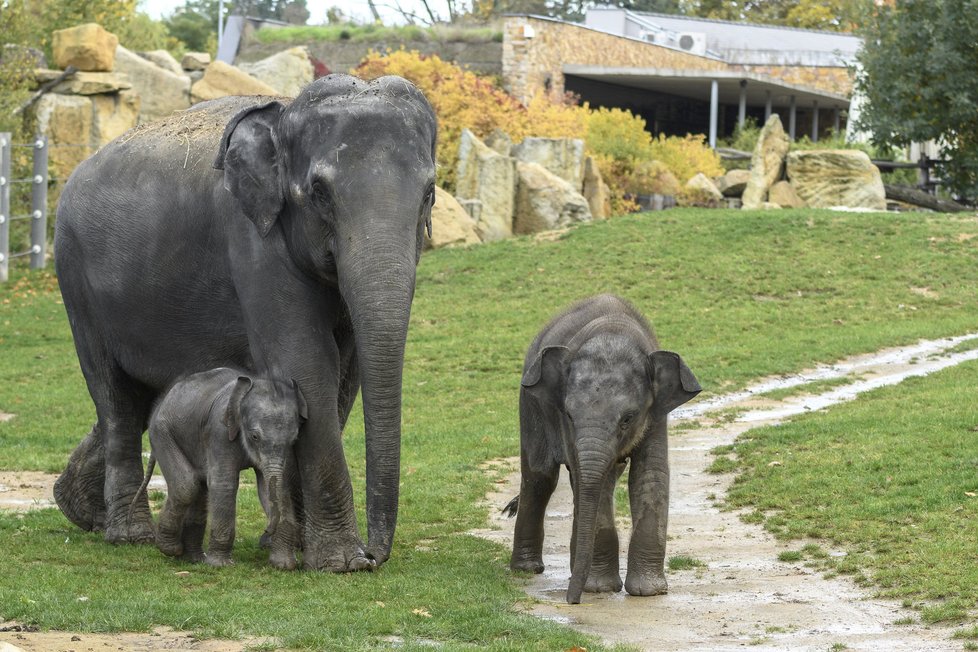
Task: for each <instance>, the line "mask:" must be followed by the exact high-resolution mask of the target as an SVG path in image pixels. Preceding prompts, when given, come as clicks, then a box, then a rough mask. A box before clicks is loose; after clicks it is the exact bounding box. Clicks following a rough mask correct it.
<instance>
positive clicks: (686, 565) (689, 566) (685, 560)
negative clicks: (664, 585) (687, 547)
mask: <svg viewBox="0 0 978 652" xmlns="http://www.w3.org/2000/svg"><path fill="white" fill-rule="evenodd" d="M666 565H667V566H668V567H669V570H670V571H673V572H675V571H684V570H695V569H697V568H706V562H703V561H700V560H699V559H696V558H695V557H690V556H689V555H675V556H673V557H670V558H669V561H668V562H667V563H666Z"/></svg>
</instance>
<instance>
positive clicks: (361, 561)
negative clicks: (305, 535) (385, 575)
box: [302, 539, 377, 573]
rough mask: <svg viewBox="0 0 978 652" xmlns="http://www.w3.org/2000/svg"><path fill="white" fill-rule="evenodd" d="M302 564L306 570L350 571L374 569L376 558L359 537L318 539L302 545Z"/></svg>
mask: <svg viewBox="0 0 978 652" xmlns="http://www.w3.org/2000/svg"><path fill="white" fill-rule="evenodd" d="M331 544H332V545H331ZM302 565H303V567H304V568H306V569H308V570H320V571H326V572H329V573H352V572H356V571H372V570H374V569H375V568H377V560H375V559H373V558H371V557H370V556H369V555H368V554H367V552H366V551H365V550H364V547H363V544H362V543H361V542H360V541H359V539H355V540H352V541H350V540H347V541H345V542H337V541H333V542H329V543H328V542H327V541H324V540H320V541H318V542H316V543H314V544H313V543H309V542H306V545H304V546H303V553H302Z"/></svg>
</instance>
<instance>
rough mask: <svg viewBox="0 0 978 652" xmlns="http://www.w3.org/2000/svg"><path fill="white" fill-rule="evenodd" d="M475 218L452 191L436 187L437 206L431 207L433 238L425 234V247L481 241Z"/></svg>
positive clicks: (433, 247) (431, 247) (435, 247)
mask: <svg viewBox="0 0 978 652" xmlns="http://www.w3.org/2000/svg"><path fill="white" fill-rule="evenodd" d="M479 241H480V240H479V234H478V233H476V231H475V220H474V219H472V217H471V216H470V215H469V214H468V213H467V212H466V211H465V209H464V208H463V207H462V205H461V204H459V203H458V200H456V199H455V198H454V197H452V195H451V193H449V192H448V191H446V190H442V189H441V188H439V187H437V186H436V187H435V206H434V208H432V209H431V238H430V239H429V238H428V236H427V235H425V239H424V248H425V249H437V248H439V247H445V246H449V245H465V244H475V243H477V242H479Z"/></svg>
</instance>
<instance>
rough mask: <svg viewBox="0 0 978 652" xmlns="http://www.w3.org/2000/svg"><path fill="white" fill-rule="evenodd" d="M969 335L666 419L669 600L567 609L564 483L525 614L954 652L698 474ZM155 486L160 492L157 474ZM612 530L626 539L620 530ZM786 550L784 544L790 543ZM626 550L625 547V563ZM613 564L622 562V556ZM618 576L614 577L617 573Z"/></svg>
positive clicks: (725, 481)
mask: <svg viewBox="0 0 978 652" xmlns="http://www.w3.org/2000/svg"><path fill="white" fill-rule="evenodd" d="M970 339H978V334H975V335H969V336H964V337H959V338H953V339H946V340H938V341H929V342H920V343H918V344H917V345H914V346H910V347H903V348H900V349H890V350H887V351H882V352H880V353H876V354H872V355H865V356H859V357H856V358H852V359H850V360H846V361H843V362H840V363H838V364H835V365H830V366H823V367H818V368H816V369H814V370H812V371H810V372H806V373H802V374H798V375H795V376H790V377H783V378H776V379H771V380H768V381H765V382H762V383H759V384H758V385H755V386H754V387H751V388H750V389H748V390H745V391H743V392H738V393H736V394H728V395H723V396H717V397H712V398H705V399H702V398H701V399H698V400H697V401H694V402H693V404H692V405H688V406H687V407H685V408H684V409H682V410H677V411H676V412H675V413H673V417H674V419H673V420H674V421H676V420H681V419H696V420H697V421H698V422H699V423H700V424H701V426H702V427H699V428H697V429H695V430H686V431H683V432H682V433H680V434H677V435H673V437H672V445H671V447H670V455H671V458H670V462H671V467H672V496H671V503H670V515H669V518H670V520H669V533H670V542H669V549H668V555H669V556H676V555H688V556H690V557H693V558H695V559H698V560H700V561H702V562H705V563H706V564H707V567H706V568H705V569H698V570H691V571H681V572H675V573H669V575H668V577H669V587H670V588H669V594H668V595H665V596H657V597H652V598H633V597H631V596H628V595H627V594H624V593H618V594H615V595H607V594H605V595H595V594H585V596H584V600H585V601H584V602H583V603H582V604H579V605H568V604H566V603H565V602H564V592H565V590H566V588H567V579H568V578H569V577H570V569H569V567H568V563H569V552H568V544H569V541H570V528H571V514H572V504H573V501H572V496H571V492H570V488H569V486H568V485H567V482H566V475H565V476H564V477H562V481H561V484H560V486H559V487H558V489H557V492H556V493H555V494H554V497H553V499H552V500H551V503H550V507H549V510H548V515H547V525H546V527H547V548H546V550H545V562H546V564H547V571H546V572H545V573H544V574H542V575H539V576H537V577H536V578H534V579H533V580H532V581H531V582H530V583H529V585H528V587H527V591H528V593H529V594H530V595H531V596H532V597H534V598H536V599H537V600H538V602H536V603H535V605H534V607H533V614H534V615H536V616H539V617H541V618H546V619H550V620H554V621H557V622H561V623H565V624H568V625H570V626H572V627H575V628H578V629H581V630H583V631H587V632H591V633H594V634H596V635H598V636H600V637H601V638H602V639H604V640H605V641H608V642H609V643H616V642H621V643H627V644H630V645H634V646H636V647H638V648H640V649H645V650H656V651H657V652H665V651H669V650H711V651H716V652H723V651H726V650H743V649H745V647H746V648H747V649H751V650H757V651H759V652H765V651H770V650H791V651H792V652H795V651H804V650H812V651H814V650H818V651H820V652H822V651H825V650H829V649H831V648H832V646H834V645H844V646H846V647H845V648H836V649H849V650H876V651H884V650H885V651H890V650H892V651H893V652H901V651H910V650H914V651H924V650H926V651H940V650H960V649H961V645H960V643H957V644H954V643H952V642H951V641H950V640H949V637H950V634H951V631H952V630H951V629H945V628H936V627H934V628H927V627H923V626H920V625H896V624H895V622H896V621H898V620H902V619H912V620H914V621H917V620H918V619H917V614H916V613H915V612H912V611H909V610H905V609H902V608H900V606H899V605H898V604H895V603H892V602H888V601H884V600H873V599H869V598H868V597H867V594H866V593H865V592H863V591H861V590H859V589H857V588H856V587H855V586H853V585H852V583H851V582H848V581H846V580H844V579H833V580H826V579H824V578H822V577H821V575H820V574H818V573H816V572H813V571H811V570H809V569H807V568H805V567H804V566H802V565H801V564H789V563H782V562H779V561H777V556H778V553H780V552H782V551H784V550H788V549H789V547H787V546H784V545H783V544H779V543H777V542H776V541H775V540H774V538H773V537H771V536H770V535H768V534H767V533H765V532H764V531H763V530H761V529H760V528H759V527H756V526H752V525H747V524H745V523H743V522H742V521H741V520H740V519H739V518H738V516H737V514H736V513H733V512H721V511H719V510H718V509H717V508H716V506H715V503H714V500H713V498H712V497H714V496H716V497H722V496H723V493H724V492H725V491H726V489H727V487H728V486H729V484H730V482H731V480H732V477H731V476H715V475H709V474H707V473H705V472H704V469H705V468H706V467H707V466H708V465H709V464H710V462H712V460H713V457H712V456H711V455H710V454H709V451H710V449H712V448H713V447H715V446H719V445H723V444H729V443H732V442H733V440H734V439H735V438H736V437H737V436H738V435H739V434H741V433H742V432H745V431H746V430H748V429H750V428H753V427H756V426H758V425H762V424H769V423H777V422H778V421H780V420H782V419H785V418H787V417H789V416H791V415H792V414H798V413H800V412H803V411H807V410H813V409H821V408H824V407H827V406H828V405H832V404H835V403H838V402H840V401H843V400H848V399H851V398H854V397H855V396H856V395H858V394H859V393H861V392H863V391H867V390H868V389H873V388H875V387H879V386H882V385H887V384H893V383H896V382H900V381H901V380H903V379H904V378H906V377H908V376H911V375H923V374H927V373H932V372H934V371H937V370H938V369H941V368H944V367H948V366H951V365H954V364H959V363H961V362H964V361H965V360H973V359H978V349H976V350H972V351H966V352H964V353H959V354H953V355H947V354H945V353H944V352H945V351H946V350H948V349H950V348H951V347H953V346H955V345H956V344H958V343H959V342H962V341H966V340H970ZM840 377H847V378H852V379H853V382H852V383H850V384H847V385H845V386H842V387H837V388H834V389H832V390H830V391H828V392H825V393H822V394H819V395H801V394H799V395H797V396H794V397H790V398H787V399H784V400H781V401H771V400H768V399H764V398H761V397H758V396H757V395H758V394H760V393H762V392H767V391H771V390H774V389H781V388H786V387H794V386H799V385H804V384H806V383H810V382H813V381H817V380H824V379H829V378H840ZM724 408H742V409H744V410H746V411H745V412H744V413H743V414H742V415H741V416H740V417H739V418H738V420H736V421H734V422H731V423H723V424H717V423H711V421H710V414H711V413H712V412H716V411H717V410H720V409H724ZM518 462H519V461H518V460H517V459H515V458H514V459H510V460H506V461H505V462H503V463H505V464H508V465H509V466H510V468H511V469H513V470H514V471H511V472H510V473H509V474H508V476H507V480H506V482H505V483H503V484H500V485H499V486H498V488H497V491H496V492H494V493H493V494H492V495H490V496H489V497H488V502H489V504H490V505H491V506H495V507H499V506H502V505H504V504H505V503H506V502H507V501H509V499H510V498H512V497H513V496H514V495H516V494H517V493H518V492H519V472H518V471H515V469H517V468H518V466H519V464H518ZM56 478H57V476H56V475H54V474H45V473H36V472H23V471H13V472H11V471H6V472H3V471H0V509H6V510H18V511H22V510H28V509H38V508H46V507H52V506H53V504H54V503H53V498H52V496H53V493H52V490H53V486H54V481H55V479H56ZM151 487H153V488H160V489H162V488H163V487H165V485H164V484H163V482H162V479H157V478H154V482H153V483H152V484H151ZM490 511H491V521H492V526H493V529H491V530H481V531H479V532H476V534H478V535H479V536H484V537H486V538H489V539H492V540H494V541H499V542H501V543H503V544H505V545H507V546H508V545H511V543H512V532H513V521H512V520H509V519H505V518H503V517H502V516H501V515H500V514H499V512H498V509H492V510H490ZM622 526H623V527H622V528H619V531H620V533H621V541H622V542H623V543H627V541H628V533H627V523H626V522H623V523H622ZM798 547H799V544H797V543H795V544H793V545H792V546H791V547H790V549H797V548H798ZM625 558H626V557H625V550H624V549H623V550H622V559H623V560H624V559H625ZM623 563H624V562H623ZM623 570H624V569H623ZM262 643H263V641H259V640H243V641H226V640H204V641H198V640H196V639H194V638H193V636H192V635H191V634H189V633H187V632H180V631H174V630H171V629H168V628H157V629H155V630H153V632H151V633H137V634H131V633H127V634H91V633H86V632H31V631H22V628H21V627H20V626H19V625H18V624H17V623H11V622H4V621H2V620H0V652H17V650H23V651H24V652H64V651H66V650H73V651H74V652H94V651H96V650H98V651H100V652H101V651H104V650H137V651H139V652H156V651H159V650H176V651H180V652H183V651H188V652H189V651H196V652H212V651H213V652H216V651H218V650H220V651H222V652H223V651H228V652H235V651H238V650H244V649H245V648H247V647H254V646H256V645H260V644H262Z"/></svg>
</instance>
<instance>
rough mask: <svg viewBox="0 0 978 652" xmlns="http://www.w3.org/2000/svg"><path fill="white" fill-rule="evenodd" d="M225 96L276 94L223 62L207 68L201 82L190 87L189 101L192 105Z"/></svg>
mask: <svg viewBox="0 0 978 652" xmlns="http://www.w3.org/2000/svg"><path fill="white" fill-rule="evenodd" d="M226 95H278V92H277V91H276V90H275V89H274V88H272V87H271V86H269V85H268V84H263V83H262V82H260V81H258V80H257V79H255V78H254V77H252V76H251V75H249V74H248V73H246V72H244V71H243V70H239V69H237V68H235V67H234V66H231V65H228V64H226V63H224V62H223V61H215V62H214V63H212V64H211V65H209V66H207V70H206V71H205V72H204V76H203V77H202V78H201V80H200V81H199V82H196V83H195V84H194V85H193V86H191V87H190V99H191V100H192V101H193V102H194V104H196V103H197V102H203V101H204V100H214V99H217V98H219V97H225V96H226Z"/></svg>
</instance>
